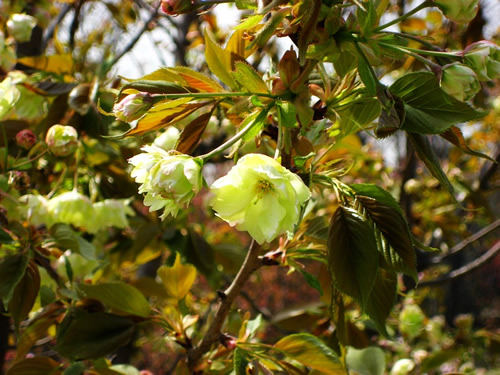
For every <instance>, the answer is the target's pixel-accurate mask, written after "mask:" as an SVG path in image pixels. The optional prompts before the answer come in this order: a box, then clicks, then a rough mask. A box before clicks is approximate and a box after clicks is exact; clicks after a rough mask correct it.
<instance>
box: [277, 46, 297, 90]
mask: <svg viewBox="0 0 500 375" xmlns="http://www.w3.org/2000/svg"><path fill="white" fill-rule="evenodd" d="M278 70H279V72H280V78H281V82H283V85H284V86H285V87H286V88H289V87H290V86H291V84H292V83H293V82H294V81H295V80H296V79H297V78H298V77H299V75H300V64H299V60H298V59H297V54H296V53H295V51H293V50H289V51H286V52H285V54H284V55H283V57H282V58H281V60H280V62H279V63H278Z"/></svg>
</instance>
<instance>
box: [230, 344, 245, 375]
mask: <svg viewBox="0 0 500 375" xmlns="http://www.w3.org/2000/svg"><path fill="white" fill-rule="evenodd" d="M248 364H249V362H248V355H247V352H246V350H243V349H241V348H238V347H236V348H235V349H234V352H233V369H234V373H235V374H236V375H247V366H248Z"/></svg>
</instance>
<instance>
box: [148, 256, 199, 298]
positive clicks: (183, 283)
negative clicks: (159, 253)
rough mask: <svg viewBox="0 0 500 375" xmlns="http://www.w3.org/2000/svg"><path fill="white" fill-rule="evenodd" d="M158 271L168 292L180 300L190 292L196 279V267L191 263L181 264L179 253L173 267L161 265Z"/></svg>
mask: <svg viewBox="0 0 500 375" xmlns="http://www.w3.org/2000/svg"><path fill="white" fill-rule="evenodd" d="M157 273H158V276H159V277H160V279H161V281H162V282H163V286H164V287H165V289H166V290H167V293H168V294H169V295H170V296H171V297H174V298H176V299H178V300H180V299H183V298H184V297H185V296H186V294H188V292H189V289H191V286H192V285H193V283H194V281H195V280H196V268H194V267H193V266H192V265H190V264H181V257H180V255H179V253H177V254H176V257H175V262H174V265H173V266H172V267H167V266H161V267H160V268H159V269H158V272H157Z"/></svg>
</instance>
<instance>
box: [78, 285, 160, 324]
mask: <svg viewBox="0 0 500 375" xmlns="http://www.w3.org/2000/svg"><path fill="white" fill-rule="evenodd" d="M78 292H79V294H81V295H82V297H83V298H91V299H95V300H97V301H100V302H101V303H102V304H103V305H105V306H108V307H110V308H112V309H114V310H119V311H122V312H125V313H128V314H131V315H137V316H141V317H143V318H146V317H148V316H149V314H150V312H151V308H150V307H149V302H148V301H147V300H146V297H144V295H143V294H142V293H141V292H139V291H138V290H137V289H136V288H134V287H133V286H131V285H128V284H125V283H123V282H113V283H105V284H96V285H89V284H80V285H78Z"/></svg>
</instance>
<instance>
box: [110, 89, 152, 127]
mask: <svg viewBox="0 0 500 375" xmlns="http://www.w3.org/2000/svg"><path fill="white" fill-rule="evenodd" d="M152 105H153V96H152V95H151V94H150V93H147V92H140V93H138V94H130V95H127V96H126V97H125V98H123V99H122V100H121V101H119V102H118V103H116V104H115V105H114V106H113V113H114V114H115V117H116V118H117V119H118V120H120V121H124V122H131V121H134V120H137V119H138V118H141V117H142V116H143V115H144V114H145V113H146V112H147V111H148V110H149V108H151V106H152Z"/></svg>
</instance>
